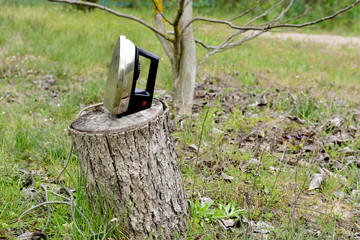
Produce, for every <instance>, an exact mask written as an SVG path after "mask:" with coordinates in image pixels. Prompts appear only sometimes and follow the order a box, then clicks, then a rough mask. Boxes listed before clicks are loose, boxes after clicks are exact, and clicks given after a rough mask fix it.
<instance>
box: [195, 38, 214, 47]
mask: <svg viewBox="0 0 360 240" xmlns="http://www.w3.org/2000/svg"><path fill="white" fill-rule="evenodd" d="M195 42H196V43H197V44H199V45H200V46H202V47H203V48H205V49H208V50H210V49H216V46H210V45H207V44H206V43H204V42H203V41H201V40H200V39H195Z"/></svg>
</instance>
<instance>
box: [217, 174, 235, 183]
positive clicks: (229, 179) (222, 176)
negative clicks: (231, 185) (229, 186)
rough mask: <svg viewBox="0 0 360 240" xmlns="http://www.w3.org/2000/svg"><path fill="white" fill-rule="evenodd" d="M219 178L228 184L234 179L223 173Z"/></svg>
mask: <svg viewBox="0 0 360 240" xmlns="http://www.w3.org/2000/svg"><path fill="white" fill-rule="evenodd" d="M220 177H221V178H222V179H224V180H225V181H228V182H231V181H232V180H234V177H232V176H229V175H227V174H226V173H224V172H221V174H220Z"/></svg>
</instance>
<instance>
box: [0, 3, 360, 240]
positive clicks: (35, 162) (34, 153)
mask: <svg viewBox="0 0 360 240" xmlns="http://www.w3.org/2000/svg"><path fill="white" fill-rule="evenodd" d="M0 9H1V11H0V103H1V104H0V133H1V134H0V141H1V148H0V238H4V239H13V238H15V237H16V236H18V235H20V234H22V233H24V232H27V231H32V232H34V231H35V232H38V234H40V235H41V234H46V236H47V237H48V239H83V237H82V236H81V234H80V233H79V231H78V230H77V228H76V226H75V224H74V220H75V221H76V223H77V226H78V227H79V228H80V229H81V231H82V232H83V233H84V234H89V233H91V228H90V226H91V227H92V228H93V230H94V231H96V232H101V231H104V230H105V229H106V225H107V223H108V221H109V220H110V219H112V218H113V215H112V211H111V209H110V210H108V212H105V213H102V214H100V208H101V206H100V204H99V205H95V206H93V205H91V204H90V203H89V202H88V201H87V199H86V197H85V193H84V191H83V189H84V188H83V183H82V182H81V180H80V177H79V171H78V165H77V158H76V154H72V155H71V158H70V165H69V167H68V168H67V170H66V172H65V173H64V174H63V175H62V176H61V177H60V182H61V183H62V184H64V185H65V186H67V187H68V188H70V189H72V190H74V191H75V193H76V203H77V206H79V208H81V209H82V211H83V213H84V215H85V216H86V218H87V219H89V221H90V225H89V224H88V223H87V222H86V220H85V218H83V217H81V216H80V215H79V214H75V215H74V218H72V216H71V210H70V207H69V206H68V205H65V204H53V205H51V208H50V209H51V216H50V217H49V214H48V209H47V208H46V207H41V208H37V209H35V210H33V211H30V212H29V213H28V214H26V215H24V216H21V214H22V213H24V212H25V211H26V210H27V209H29V208H30V207H32V206H34V205H35V204H38V203H41V202H43V201H44V200H45V195H46V194H47V195H48V200H50V201H63V200H64V199H65V198H64V197H68V196H67V195H66V194H65V193H64V191H63V190H62V189H61V187H60V186H59V185H58V184H56V181H55V180H56V177H57V175H58V173H59V172H60V171H61V169H62V168H63V165H64V163H65V160H66V158H67V155H68V152H69V150H70V145H71V139H70V137H69V136H68V131H67V126H68V125H69V124H70V123H71V121H72V120H73V119H75V117H76V115H77V113H78V112H79V111H80V110H81V109H82V108H83V107H85V106H88V105H90V104H94V103H98V102H101V101H102V99H103V95H104V90H103V89H104V84H105V80H106V74H107V69H108V65H109V62H110V60H111V55H112V50H113V47H114V44H115V41H116V39H117V37H118V35H119V34H122V35H126V36H127V38H129V39H131V40H132V41H133V42H134V43H135V44H136V45H138V46H140V47H142V48H144V49H146V50H148V51H150V52H153V53H155V54H157V55H159V56H160V66H159V73H158V77H157V84H156V89H157V90H158V92H157V95H158V97H159V98H165V97H166V98H167V99H169V97H168V96H167V95H166V94H168V93H171V87H172V82H171V81H172V80H171V66H170V63H169V61H168V59H167V58H166V54H165V52H164V51H163V49H162V47H161V45H160V44H159V42H158V41H157V38H156V37H155V35H154V34H153V33H152V32H150V31H149V30H147V29H146V28H144V27H142V26H140V25H138V24H135V23H132V22H131V21H128V20H123V19H118V18H116V17H114V16H111V15H108V14H106V13H103V12H101V11H93V12H90V13H86V12H82V11H77V10H75V9H73V8H71V7H69V6H63V5H58V4H50V3H41V4H40V3H38V2H37V1H34V4H25V5H22V4H19V5H17V4H14V3H12V4H8V3H7V2H5V1H4V2H1V1H0ZM121 10H122V11H126V12H128V13H130V14H133V15H137V16H142V17H144V18H146V19H148V20H150V21H151V17H152V11H151V10H149V9H146V8H145V9H127V8H125V9H121ZM207 14H211V13H210V12H209V13H207ZM216 14H217V15H219V14H221V13H216ZM223 14H225V13H223ZM194 28H195V29H196V37H198V38H201V39H206V40H208V41H210V43H215V42H217V41H219V40H221V39H222V38H223V37H224V36H225V33H226V30H224V31H222V28H220V27H216V26H210V25H207V24H203V23H196V24H195V25H194ZM307 31H309V30H307ZM313 31H314V32H316V33H319V32H324V30H322V29H321V28H318V29H315V30H313ZM331 31H332V32H336V33H341V30H339V29H335V30H334V29H331ZM349 31H350V30H349V29H347V30H346V32H345V34H346V35H351V33H349ZM219 33H221V34H219ZM357 34H358V33H356V32H354V34H353V35H357ZM205 54H206V51H205V50H204V49H201V48H200V47H199V48H197V56H198V59H200V58H201V57H202V56H204V55H205ZM359 59H360V51H359V50H358V49H356V48H353V47H347V46H342V47H335V48H334V47H326V46H324V45H320V44H314V43H300V42H293V41H290V40H288V41H276V40H269V39H267V38H258V39H255V40H253V41H250V42H247V43H246V44H244V45H243V46H241V47H239V48H237V49H234V50H231V51H227V52H224V53H221V54H217V55H215V56H213V57H212V58H209V59H208V60H207V61H206V62H205V63H204V64H203V65H202V66H201V68H200V72H199V76H198V79H197V82H198V84H197V87H196V89H195V105H194V114H193V115H192V116H190V117H183V116H179V115H177V114H176V113H173V116H174V121H173V124H174V129H175V130H174V133H173V136H174V139H175V142H176V147H177V152H178V160H179V163H180V165H181V170H182V173H183V181H184V184H185V188H186V189H185V190H186V194H187V197H188V199H189V202H190V206H191V219H190V220H189V237H188V238H189V239H216V238H217V239H238V238H244V239H261V238H269V239H327V238H329V239H330V238H331V239H343V238H355V237H358V236H359V234H360V221H359V217H360V198H359V195H360V174H359V167H360V156H359V148H360V141H359V134H360V109H359V101H360V100H359V97H358V93H359V90H360V77H359V76H360V70H359V67H358V65H359ZM159 90H165V91H159ZM164 92H165V93H164ZM164 95H165V96H164ZM169 104H170V106H171V101H169ZM200 139H201V141H200ZM197 150H199V151H197ZM315 178H318V180H319V181H318V182H319V183H320V184H315V183H316V181H315V180H314V179H315ZM44 189H47V190H46V191H44ZM204 202H207V203H205V204H204ZM200 203H203V204H202V205H201V204H200ZM215 213H216V214H215ZM20 216H21V217H20ZM219 216H220V217H219ZM224 220H229V222H230V223H234V226H231V227H228V229H225V227H224ZM123 235H124V234H123V231H122V230H121V228H119V229H116V230H115V231H112V232H110V233H109V234H108V235H106V236H102V239H111V238H116V239H121V238H124V237H123ZM124 239H125V238H124Z"/></svg>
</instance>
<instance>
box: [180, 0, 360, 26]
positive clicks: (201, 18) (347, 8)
mask: <svg viewBox="0 0 360 240" xmlns="http://www.w3.org/2000/svg"><path fill="white" fill-rule="evenodd" d="M359 2H360V0H356V1H354V2H353V3H352V4H351V5H349V6H347V7H345V8H343V9H341V10H339V11H337V12H335V13H333V14H331V15H329V16H326V17H323V18H320V19H317V20H314V21H311V22H307V23H303V24H277V25H271V24H270V25H268V26H266V27H259V26H254V27H246V26H245V27H244V26H237V25H235V24H233V23H232V22H230V21H226V20H218V19H213V18H204V17H195V18H193V19H192V20H191V21H190V22H189V23H188V24H187V25H186V26H185V27H184V28H183V29H186V28H187V27H188V26H189V25H190V24H192V23H193V22H195V21H204V22H211V23H219V24H224V25H227V26H229V27H230V28H233V29H237V30H244V31H249V30H255V31H268V30H270V29H274V28H286V27H287V28H302V27H306V26H310V25H314V24H317V23H320V22H323V21H326V20H329V19H332V18H334V17H336V16H338V15H339V14H341V13H343V12H346V11H348V10H350V9H351V8H353V7H355V6H356V5H357V4H359ZM285 12H286V9H285V10H284V11H283V12H282V13H281V14H280V16H282V15H283V13H284V14H285ZM280 16H279V17H280ZM279 17H278V18H279ZM278 18H277V19H278ZM279 20H280V19H279Z"/></svg>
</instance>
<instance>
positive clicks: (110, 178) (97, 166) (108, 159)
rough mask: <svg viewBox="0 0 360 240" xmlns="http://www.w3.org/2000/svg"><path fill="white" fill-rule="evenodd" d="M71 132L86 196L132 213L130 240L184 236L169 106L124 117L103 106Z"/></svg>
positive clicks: (184, 216)
mask: <svg viewBox="0 0 360 240" xmlns="http://www.w3.org/2000/svg"><path fill="white" fill-rule="evenodd" d="M69 131H70V135H71V137H72V140H73V143H74V146H75V150H76V153H77V157H78V161H79V164H80V169H81V173H82V175H83V176H86V179H87V189H88V190H89V191H88V194H89V195H90V196H91V195H94V194H103V195H107V196H112V197H113V200H114V203H115V204H116V206H114V207H115V208H116V209H117V211H119V213H120V214H122V213H125V212H127V211H129V212H128V215H127V216H128V218H127V219H126V223H125V229H126V232H128V233H130V235H131V236H130V237H131V238H132V239H147V238H148V237H149V236H151V238H149V239H182V238H184V237H185V236H186V234H187V223H188V216H189V213H188V204H187V201H186V197H185V193H184V185H183V183H182V180H181V172H180V167H179V164H178V162H177V156H176V152H175V149H174V147H173V142H172V138H171V134H170V130H169V108H168V106H167V105H166V103H164V102H161V101H159V100H155V99H154V102H153V105H152V107H151V108H149V109H147V110H144V111H141V112H137V113H134V114H131V115H128V116H123V117H120V118H117V117H114V116H112V115H110V113H109V112H108V111H107V110H105V108H103V107H101V108H98V109H95V110H93V111H91V112H89V113H86V114H84V115H82V116H80V117H79V118H77V119H75V120H74V121H73V122H72V123H71V125H70V126H69ZM90 189H92V190H91V191H90ZM94 189H95V190H96V191H94ZM129 200H130V201H131V207H130V209H127V207H129Z"/></svg>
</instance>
